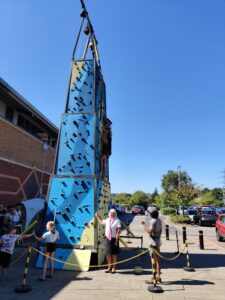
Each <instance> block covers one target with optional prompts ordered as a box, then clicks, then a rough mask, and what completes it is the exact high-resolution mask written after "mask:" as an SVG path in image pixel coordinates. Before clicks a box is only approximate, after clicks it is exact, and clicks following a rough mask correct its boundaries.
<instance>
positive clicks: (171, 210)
mask: <svg viewBox="0 0 225 300" xmlns="http://www.w3.org/2000/svg"><path fill="white" fill-rule="evenodd" d="M160 212H161V214H162V215H173V214H175V213H176V209H175V208H172V207H164V208H161V209H160Z"/></svg>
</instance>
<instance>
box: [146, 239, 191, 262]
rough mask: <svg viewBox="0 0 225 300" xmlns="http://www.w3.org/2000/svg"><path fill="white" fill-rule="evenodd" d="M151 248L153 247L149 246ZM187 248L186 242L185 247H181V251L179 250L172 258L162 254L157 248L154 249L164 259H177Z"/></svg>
mask: <svg viewBox="0 0 225 300" xmlns="http://www.w3.org/2000/svg"><path fill="white" fill-rule="evenodd" d="M149 249H152V248H149ZM185 249H187V245H186V243H185V244H184V248H183V249H180V252H179V253H178V254H177V255H176V256H174V257H172V258H168V257H164V256H162V255H161V254H160V253H159V252H158V251H157V250H156V249H153V251H154V252H155V253H156V254H157V255H158V256H159V257H161V258H162V259H164V260H175V259H177V258H178V257H179V256H180V255H181V254H183V253H184V251H185Z"/></svg>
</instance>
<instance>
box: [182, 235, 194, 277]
mask: <svg viewBox="0 0 225 300" xmlns="http://www.w3.org/2000/svg"><path fill="white" fill-rule="evenodd" d="M185 244H186V255H187V266H186V267H184V271H187V272H194V271H195V269H194V268H192V267H191V264H190V257H189V252H188V242H187V241H185Z"/></svg>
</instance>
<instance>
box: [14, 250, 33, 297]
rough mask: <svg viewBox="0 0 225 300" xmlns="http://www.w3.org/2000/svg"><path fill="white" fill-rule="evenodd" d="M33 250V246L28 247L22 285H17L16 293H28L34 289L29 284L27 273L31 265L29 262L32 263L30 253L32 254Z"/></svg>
mask: <svg viewBox="0 0 225 300" xmlns="http://www.w3.org/2000/svg"><path fill="white" fill-rule="evenodd" d="M31 251H32V247H31V246H29V247H28V252H27V259H26V264H25V269H24V274H23V280H22V285H21V286H17V287H16V288H15V292H16V293H27V292H30V291H31V290H32V288H31V286H30V285H27V273H28V267H29V263H30V254H31Z"/></svg>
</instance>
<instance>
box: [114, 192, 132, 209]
mask: <svg viewBox="0 0 225 300" xmlns="http://www.w3.org/2000/svg"><path fill="white" fill-rule="evenodd" d="M130 199H131V194H127V193H120V194H117V195H116V197H115V198H114V199H113V201H112V202H113V203H116V204H120V205H124V206H126V207H129V206H130Z"/></svg>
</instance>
